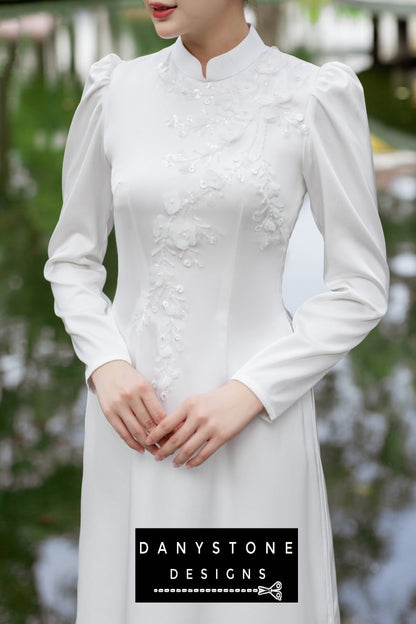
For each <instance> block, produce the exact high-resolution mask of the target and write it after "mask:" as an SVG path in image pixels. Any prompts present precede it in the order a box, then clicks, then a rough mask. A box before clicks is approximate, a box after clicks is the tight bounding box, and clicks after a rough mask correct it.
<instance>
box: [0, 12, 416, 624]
mask: <svg viewBox="0 0 416 624" xmlns="http://www.w3.org/2000/svg"><path fill="white" fill-rule="evenodd" d="M57 5H59V8H58V6H57ZM52 10H53V14H47V19H46V20H44V21H43V30H42V29H41V27H40V24H41V20H40V19H39V18H37V22H36V23H37V29H38V31H37V32H38V35H37V36H36V38H35V39H34V38H33V35H34V33H33V31H32V35H31V36H32V38H31V39H30V38H28V37H25V38H22V39H21V41H20V42H19V45H18V46H17V44H16V41H15V40H13V36H15V35H13V32H12V30H10V28H9V31H8V33H9V34H8V35H7V38H3V39H1V35H0V80H1V84H0V86H1V102H0V124H1V127H0V130H1V138H2V141H1V149H0V166H1V168H0V229H1V231H2V232H3V233H4V234H3V236H2V238H1V240H0V315H1V325H0V410H1V415H0V507H1V510H2V514H1V519H0V548H1V551H2V558H1V559H0V624H3V623H6V622H7V624H20V623H21V622H25V624H37V623H39V624H40V623H42V624H50V623H52V622H53V623H55V624H56V623H59V624H67V623H71V622H73V616H74V601H75V584H76V544H77V539H78V528H79V496H80V484H81V460H82V442H83V425H84V421H83V416H84V405H85V396H86V390H85V386H84V384H83V370H82V365H81V364H80V363H79V362H78V361H77V360H76V358H75V357H74V354H73V351H72V347H71V345H70V342H69V339H68V337H67V335H66V333H65V331H64V329H63V326H62V324H61V321H59V320H58V319H57V318H56V317H55V316H54V313H53V301H52V296H51V293H50V290H49V284H47V283H46V282H45V280H44V279H43V275H42V270H43V265H44V262H45V260H46V244H47V241H48V239H49V236H50V234H51V230H52V228H53V227H54V225H55V222H56V220H57V216H58V213H59V210H60V202H61V194H60V193H61V188H60V184H61V166H62V156H63V148H64V144H65V140H66V135H67V131H68V127H69V124H70V121H71V118H72V115H73V113H74V109H75V107H76V105H77V103H78V101H79V98H80V95H81V90H82V86H83V82H84V80H85V77H86V73H87V71H88V69H89V66H90V64H91V63H92V62H93V61H94V60H96V59H98V58H99V57H101V56H103V55H104V54H106V53H107V52H109V51H117V53H118V54H119V55H120V56H121V58H132V57H134V56H138V55H141V54H145V53H148V52H152V51H155V50H157V49H159V48H160V46H161V45H170V43H171V42H170V41H161V40H160V39H159V38H158V37H157V35H155V33H154V30H153V27H152V26H151V24H150V23H149V22H148V21H147V20H143V9H141V8H135V7H132V8H129V9H128V10H127V9H125V10H122V9H117V10H111V11H108V10H107V9H103V8H97V9H95V10H91V11H88V10H85V9H81V10H80V9H75V10H74V9H72V8H69V7H68V5H67V4H66V3H65V2H60V3H55V4H54V5H53V7H52ZM290 11H292V9H290V10H289V12H288V15H292V14H291V13H290ZM292 17H293V15H292ZM46 22H48V24H49V27H48V28H46ZM360 24H361V28H363V32H364V30H365V28H364V26H363V22H362V21H360ZM19 27H20V30H21V32H23V29H26V31H25V32H26V34H27V33H28V30H30V28H32V29H33V28H34V27H35V23H34V22H32V23H31V22H30V20H26V21H25V22H24V23H22V22H21V23H20V26H19ZM292 28H295V26H294V24H293V22H292ZM41 30H42V32H40V31H41ZM1 32H3V33H4V30H2V29H1V28H0V33H1ZM14 32H15V33H16V30H15V31H14ZM296 32H298V31H296ZM344 47H345V46H344ZM344 47H343V54H344V53H345V54H346V53H347V49H346V48H345V49H344ZM285 48H286V49H289V48H290V42H286V43H285ZM326 53H327V54H328V51H327V52H326ZM348 58H349V57H348ZM366 75H367V80H368V87H366V89H368V91H367V90H366V95H367V94H368V96H371V97H369V98H368V100H369V104H370V107H369V111H370V113H372V114H374V115H377V116H378V111H377V108H374V109H373V102H376V100H377V96H378V93H377V92H373V91H372V89H373V87H372V84H373V83H372V82H371V81H372V75H371V72H370V73H369V72H366ZM376 78H377V83H376V82H374V84H377V85H378V84H379V81H380V80H381V79H382V77H380V74H379V73H378V74H377V76H376ZM384 81H385V84H386V85H388V82H389V81H388V79H387V77H386V76H385V77H384ZM396 86H397V85H396ZM377 88H378V87H377ZM386 88H387V87H386ZM400 93H401V92H400ZM389 105H390V104H389ZM374 106H375V104H374ZM403 110H404V109H403ZM405 117H406V116H405ZM394 119H395V121H397V120H398V121H400V116H397V117H396V116H394ZM381 121H384V124H385V119H383V117H382V116H381ZM377 127H378V126H377ZM380 127H381V126H380ZM382 127H383V132H384V129H385V133H386V134H385V140H387V141H388V142H391V143H392V144H394V145H396V144H397V145H398V146H399V147H404V148H405V149H407V151H406V152H403V153H402V154H401V156H400V155H399V156H398V154H397V152H394V151H393V152H389V153H386V154H385V155H380V157H381V158H377V159H376V163H378V164H377V168H378V169H379V168H380V167H381V169H382V170H381V169H380V170H379V171H377V179H378V185H379V189H380V190H379V205H380V209H381V212H382V218H383V226H384V228H385V231H386V236H387V243H388V253H389V258H390V266H391V269H392V288H391V292H390V305H389V310H388V314H387V315H386V317H385V319H383V321H382V323H381V324H380V326H379V327H378V328H377V329H376V330H374V331H373V332H372V333H371V334H370V336H369V337H368V338H367V340H366V341H365V342H364V343H363V344H362V345H360V346H359V347H358V348H356V349H355V350H354V351H353V352H352V353H351V355H350V356H348V357H347V358H345V359H344V360H343V361H342V362H341V363H340V364H339V365H338V366H337V367H336V368H335V369H334V370H333V371H331V373H330V374H328V375H327V377H326V378H325V379H324V380H323V381H322V382H321V383H320V384H319V385H318V387H317V391H316V401H317V410H318V414H319V423H318V424H319V435H320V439H321V443H322V457H323V463H324V469H325V474H326V479H327V485H328V495H329V499H330V508H331V515H332V521H333V531H334V542H335V549H336V562H337V572H338V580H339V587H340V598H341V603H342V612H343V622H344V624H347V623H348V624H352V623H356V624H372V623H373V622H374V623H377V624H384V623H385V624H392V623H396V622H397V623H398V624H401V623H406V624H412V623H413V622H415V609H416V574H415V573H414V569H413V567H412V564H413V562H414V560H415V557H414V555H415V553H414V552H413V551H414V549H415V543H416V540H415V534H414V531H415V529H414V527H415V526H416V497H415V486H414V482H415V473H416V458H415V452H414V449H415V448H416V414H415V411H416V410H415V405H416V401H415V391H414V384H415V364H414V362H415V351H416V341H415V338H414V336H416V331H415V330H416V327H415V325H416V315H415V312H414V309H413V307H412V301H413V298H414V296H415V292H416V246H415V241H416V188H415V187H416V182H415V180H416V178H415V171H416V165H415V163H416V159H415V153H414V152H412V151H411V143H412V141H411V137H410V135H408V134H406V133H405V131H404V130H405V126H404V125H403V124H402V125H401V126H400V128H399V130H400V132H401V134H399V135H398V134H397V132H398V130H397V128H396V129H395V130H394V132H393V130H392V129H391V128H390V127H387V126H385V125H384V126H382ZM383 136H384V134H383ZM396 140H397V143H395V141H396ZM384 156H385V157H384ZM114 253H115V251H114V240H113V238H112V239H111V241H110V245H109V249H108V252H107V259H106V264H107V269H108V283H107V285H106V292H107V294H109V295H111V294H112V293H113V292H114V286H115V277H116V276H115V262H114V257H115V256H114ZM322 257H323V250H322V238H321V236H320V234H319V233H318V232H317V230H316V227H315V225H314V223H313V219H312V217H311V214H310V211H309V208H308V203H307V202H305V206H304V208H303V210H302V212H301V217H300V220H299V223H298V225H297V228H296V231H295V234H294V236H293V239H292V241H291V246H290V249H289V253H288V266H287V268H286V271H285V282H284V294H285V301H286V304H287V306H288V308H289V309H290V310H291V311H292V312H293V311H294V309H295V308H296V307H297V306H298V305H299V304H300V303H301V302H302V301H303V300H304V299H305V298H306V297H309V296H310V295H312V294H314V293H315V292H319V291H320V290H322V289H324V288H325V285H324V284H323V282H322V278H321V273H322V262H323V260H322ZM294 284H296V289H294V288H293V285H294ZM412 549H413V550H412ZM412 618H413V619H412Z"/></svg>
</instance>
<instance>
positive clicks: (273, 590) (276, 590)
mask: <svg viewBox="0 0 416 624" xmlns="http://www.w3.org/2000/svg"><path fill="white" fill-rule="evenodd" d="M281 589H282V583H281V582H280V581H276V582H275V583H273V585H270V587H264V586H263V585H259V587H258V590H259V596H263V595H266V594H270V595H271V596H273V598H274V599H275V600H282V592H281V591H280V590H281Z"/></svg>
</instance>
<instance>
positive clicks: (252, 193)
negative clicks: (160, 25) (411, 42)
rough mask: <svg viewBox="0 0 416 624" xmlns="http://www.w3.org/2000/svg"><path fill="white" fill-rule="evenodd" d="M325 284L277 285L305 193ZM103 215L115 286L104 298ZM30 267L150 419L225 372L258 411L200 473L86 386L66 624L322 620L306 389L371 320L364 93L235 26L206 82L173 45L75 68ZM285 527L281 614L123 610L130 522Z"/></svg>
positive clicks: (326, 550)
mask: <svg viewBox="0 0 416 624" xmlns="http://www.w3.org/2000/svg"><path fill="white" fill-rule="evenodd" d="M306 191H308V192H309V195H310V199H311V207H312V211H313V215H314V218H315V220H316V223H317V225H318V227H319V229H320V231H321V232H322V234H323V237H324V242H325V281H326V284H327V286H328V288H329V289H330V290H329V291H328V292H325V293H321V294H319V295H317V296H315V297H312V298H311V299H309V300H308V301H306V302H305V303H304V304H303V305H302V306H300V308H299V309H298V310H297V312H296V313H295V315H294V317H293V319H291V318H290V316H289V314H288V313H287V311H286V310H285V307H284V304H283V301H282V295H281V278H282V272H283V268H284V262H285V254H286V249H287V243H288V240H289V237H290V234H291V232H292V230H293V227H294V224H295V222H296V219H297V215H298V212H299V209H300V207H301V205H302V201H303V198H304V195H305V192H306ZM113 223H114V226H115V231H116V238H117V246H118V262H119V275H118V287H117V293H116V296H115V299H114V302H113V303H111V302H110V301H108V300H107V298H106V297H105V296H104V295H103V293H102V286H103V282H104V279H105V271H104V268H103V266H102V259H103V256H104V253H105V249H106V241H107V235H108V233H109V231H110V229H111V227H112V225H113ZM49 256H50V258H49V260H48V262H47V264H46V267H45V276H46V278H47V279H48V280H50V282H51V284H52V288H53V293H54V296H55V301H56V313H57V314H58V315H59V316H61V317H62V318H63V320H64V323H65V326H66V328H67V331H68V332H69V333H70V335H71V338H72V340H73V344H74V348H75V351H76V353H77V355H78V356H79V357H80V359H81V360H82V361H83V362H84V363H85V365H86V379H87V380H89V377H90V375H91V373H92V372H93V370H94V369H95V368H96V367H98V366H99V365H101V364H103V363H105V362H107V361H110V360H113V359H124V360H127V361H128V362H131V363H132V364H133V365H134V366H136V367H137V368H138V370H140V371H141V372H142V373H143V374H145V375H146V376H147V377H148V378H149V379H150V380H152V383H153V386H154V388H155V390H156V392H157V394H158V396H159V398H160V400H161V402H162V403H163V405H164V407H165V408H166V410H167V411H168V412H170V411H172V410H173V409H174V408H176V407H177V406H178V405H179V403H180V402H181V401H183V400H184V399H185V398H186V397H188V396H189V395H191V394H195V393H199V392H204V391H208V390H210V389H213V388H215V387H218V386H220V385H222V384H224V383H226V382H228V381H229V380H230V379H237V380H240V381H241V382H243V383H244V384H246V385H247V386H248V387H249V388H251V389H252V390H253V391H254V392H255V393H256V394H257V395H258V397H259V398H260V399H261V401H262V402H263V404H264V406H265V410H264V411H263V412H262V413H261V414H259V417H256V418H254V420H253V421H252V422H251V423H250V424H249V425H248V426H247V427H246V428H245V429H244V430H243V431H242V432H241V433H240V434H239V435H238V436H236V437H235V438H234V439H233V440H231V441H229V442H228V443H227V444H225V445H223V446H222V447H221V448H220V449H219V450H218V451H217V452H216V453H215V454H214V455H213V456H212V457H211V458H209V459H208V460H207V461H206V462H205V463H203V464H202V465H201V466H199V467H198V468H194V469H191V470H186V469H185V468H183V467H182V468H178V469H175V468H173V467H172V459H173V458H172V457H170V458H169V459H166V460H164V461H163V462H155V461H154V460H153V457H152V456H151V455H150V454H149V453H146V454H145V455H140V454H139V453H137V452H135V451H133V450H132V449H130V448H129V447H128V446H127V445H126V444H125V443H124V442H123V441H122V440H121V439H120V438H119V436H118V434H117V433H116V432H115V431H114V430H113V428H112V427H111V425H110V424H109V423H108V421H107V420H106V419H105V417H104V416H103V414H102V412H101V410H100V407H99V404H98V400H97V397H96V395H95V393H94V389H93V387H92V384H90V385H89V393H88V405H87V412H86V423H85V450H84V472H83V484H82V498H81V533H80V561H79V581H78V615H77V620H76V624H115V623H117V624H119V623H120V624H121V623H123V624H133V622H134V624H139V623H141V624H151V623H153V622H163V623H164V624H188V623H189V624H191V623H192V624H197V623H198V624H212V623H214V622H215V623H216V624H225V623H229V622H236V623H237V622H238V623H239V624H245V623H247V624H248V623H249V622H250V623H251V622H253V621H258V622H261V624H272V623H273V624H277V622H281V623H282V624H324V623H325V624H339V621H340V620H339V609H338V598H337V588H336V575H335V566H334V556H333V547H332V535H331V527H330V520H329V514H328V505H327V499H326V489H325V481H324V477H323V472H322V466H321V459H320V452H319V444H318V438H317V432H316V421H315V411H314V404H313V393H312V390H311V388H312V386H313V385H314V384H315V383H316V382H317V381H318V380H319V379H320V378H321V377H322V376H323V375H324V374H325V373H326V372H327V371H328V370H329V369H330V368H331V367H332V366H333V365H334V364H335V363H336V362H337V361H338V360H339V359H340V358H341V357H342V356H343V355H345V354H346V353H347V352H348V351H349V350H350V349H351V348H352V347H354V346H355V345H356V344H357V343H359V342H360V341H361V340H362V339H363V338H364V337H365V335H366V334H367V333H368V332H369V331H370V330H371V329H372V328H373V327H374V326H375V325H376V324H377V322H378V321H379V320H380V318H381V317H382V316H383V314H384V313H385V310H386V305H387V303H386V302H387V288H388V269H387V264H386V258H385V246H384V238H383V232H382V228H381V225H380V221H379V217H378V212H377V203H376V192H375V184H374V171H373V161H372V153H371V145H370V139H369V131H368V124H367V117H366V110H365V103H364V97H363V91H362V87H361V85H360V83H359V81H358V78H357V77H356V76H355V74H354V73H353V71H352V70H351V69H350V68H349V67H347V66H346V65H344V64H341V63H338V62H331V63H326V64H325V65H323V66H322V67H321V68H319V67H317V66H315V65H313V64H310V63H307V62H304V61H302V60H299V59H296V58H295V57H293V56H290V55H287V54H285V53H283V52H281V51H280V50H278V49H277V48H276V47H268V46H266V45H265V44H264V43H263V41H262V40H261V38H260V37H259V35H258V33H257V32H256V30H255V29H254V27H253V26H251V27H250V31H249V34H248V35H247V37H246V38H245V39H244V40H243V41H242V42H241V43H240V44H239V45H238V46H236V47H235V48H233V49H232V50H230V51H229V52H227V53H225V54H222V55H220V56H218V57H215V58H213V59H211V60H210V61H209V63H208V67H207V77H206V78H204V76H203V74H202V71H201V66H200V64H199V61H198V60H197V59H196V58H195V57H193V56H192V55H191V54H190V52H189V51H188V50H187V49H186V48H185V46H184V45H183V43H182V41H181V38H178V39H177V40H176V42H175V43H174V44H173V45H172V46H170V47H168V48H166V49H164V50H162V51H160V52H157V53H155V54H151V55H148V56H144V57H139V58H136V59H133V60H128V61H123V60H121V59H120V58H119V57H118V56H117V55H116V54H109V55H107V56H105V57H104V58H102V59H100V60H99V61H98V62H97V63H95V64H94V65H93V66H92V67H91V70H90V73H89V76H88V79H87V81H86V85H85V88H84V92H83V95H82V99H81V102H80V104H79V106H78V109H77V111H76V113H75V116H74V119H73V122H72V125H71V128H70V131H69V136H68V141H67V146H66V151H65V158H64V166H63V208H62V213H61V217H60V219H59V222H58V225H57V227H56V229H55V232H54V233H53V236H52V238H51V241H50V246H49ZM140 526H142V527H152V526H154V527H221V526H222V527H297V528H298V529H299V602H298V603H297V604H283V603H282V604H279V605H275V604H261V605H260V604H257V603H238V602H236V603H230V604H226V603H205V604H204V603H200V604H198V603H190V604H187V603H177V604H157V603H147V604H135V603H134V595H133V583H134V569H133V563H134V529H135V528H136V527H140Z"/></svg>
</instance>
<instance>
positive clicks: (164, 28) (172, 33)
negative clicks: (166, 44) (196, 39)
mask: <svg viewBox="0 0 416 624" xmlns="http://www.w3.org/2000/svg"><path fill="white" fill-rule="evenodd" d="M153 25H154V27H155V30H156V33H157V34H158V35H159V37H160V38H161V39H174V38H175V39H176V37H179V35H180V29H179V28H178V27H175V26H174V25H173V24H168V23H167V22H166V23H164V24H162V23H159V22H158V23H153Z"/></svg>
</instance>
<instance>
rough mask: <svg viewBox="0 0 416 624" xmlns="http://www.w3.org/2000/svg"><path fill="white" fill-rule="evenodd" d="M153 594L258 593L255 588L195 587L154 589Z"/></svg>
mask: <svg viewBox="0 0 416 624" xmlns="http://www.w3.org/2000/svg"><path fill="white" fill-rule="evenodd" d="M153 591H154V592H159V593H163V592H166V593H168V592H172V593H174V592H178V593H179V592H185V593H186V592H191V593H192V592H213V593H215V592H219V593H221V592H225V593H226V592H230V593H232V592H258V589H257V588H254V589H252V588H251V587H248V588H244V587H242V588H239V587H236V588H232V587H200V588H198V587H195V588H189V587H155V588H154V589H153Z"/></svg>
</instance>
